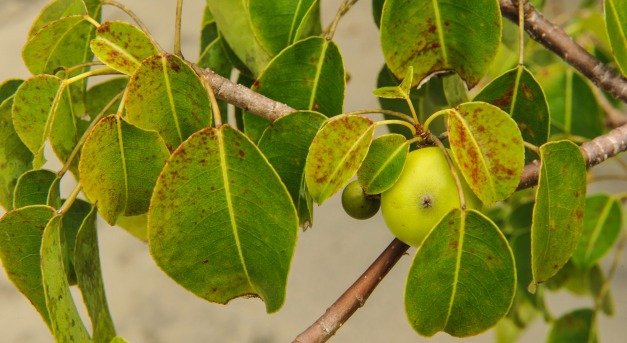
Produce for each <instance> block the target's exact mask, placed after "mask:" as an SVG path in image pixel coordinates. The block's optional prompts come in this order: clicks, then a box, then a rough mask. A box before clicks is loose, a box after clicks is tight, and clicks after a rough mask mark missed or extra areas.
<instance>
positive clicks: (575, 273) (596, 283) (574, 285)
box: [549, 260, 616, 316]
mask: <svg viewBox="0 0 627 343" xmlns="http://www.w3.org/2000/svg"><path fill="white" fill-rule="evenodd" d="M563 270H566V272H567V275H566V276H565V277H564V279H565V282H564V284H563V285H562V286H565V287H566V289H568V290H569V291H571V292H572V293H573V294H575V295H578V296H590V297H591V298H592V301H594V303H597V302H598V301H599V300H600V304H599V305H600V309H601V310H602V311H603V313H605V314H607V315H608V316H611V315H613V314H614V313H615V312H616V308H615V306H614V300H613V297H612V292H611V288H609V285H607V288H606V283H607V282H608V281H609V280H607V279H606V277H605V274H604V273H603V270H602V269H601V267H600V266H599V265H598V264H597V265H594V266H592V267H590V268H588V269H586V270H581V269H579V268H577V267H576V266H575V265H574V263H572V260H571V261H569V262H568V263H566V265H564V268H562V270H560V271H559V273H558V274H557V275H556V276H555V277H554V278H556V277H558V276H559V275H560V274H561V273H562V271H563ZM554 278H553V279H554ZM553 279H551V280H549V282H551V281H552V280H553ZM604 288H605V290H603V289H604ZM602 290H603V292H605V293H604V296H603V299H600V295H601V294H600V293H601V291H602Z"/></svg>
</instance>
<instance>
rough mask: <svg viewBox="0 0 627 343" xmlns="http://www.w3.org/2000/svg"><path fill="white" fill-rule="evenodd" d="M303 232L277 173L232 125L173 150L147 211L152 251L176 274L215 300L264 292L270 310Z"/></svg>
mask: <svg viewBox="0 0 627 343" xmlns="http://www.w3.org/2000/svg"><path fill="white" fill-rule="evenodd" d="M297 231H298V217H297V213H296V210H295V208H294V205H293V203H292V200H291V199H290V195H289V193H288V191H287V189H286V188H285V186H284V185H283V183H282V182H281V180H280V178H279V176H278V175H277V173H276V172H275V171H274V169H272V167H271V166H270V164H269V163H268V161H267V159H266V158H265V157H264V156H263V155H262V153H261V152H260V151H259V149H258V148H257V147H256V146H255V145H254V144H253V143H252V142H251V141H250V140H249V139H248V138H247V137H246V136H244V134H242V133H241V132H239V131H237V130H235V129H233V128H231V127H230V126H228V125H223V126H221V127H220V128H219V129H214V128H207V129H204V130H201V131H199V132H197V133H195V134H194V135H192V136H191V137H190V138H189V139H188V140H187V141H185V142H184V143H183V144H182V145H181V146H180V147H179V148H178V149H177V150H176V151H175V152H174V153H173V154H172V156H171V158H170V160H169V161H168V163H167V164H166V166H165V167H164V168H163V171H162V173H161V175H160V176H159V180H158V181H157V185H156V187H155V190H154V193H153V196H152V199H151V205H150V212H149V213H148V240H149V244H150V252H151V254H152V257H153V258H154V259H155V261H156V262H157V264H158V265H159V266H160V267H161V269H163V271H164V272H165V273H166V274H168V275H169V276H170V277H171V278H172V279H174V280H175V281H176V282H177V283H179V284H180V285H181V286H183V287H184V288H186V289H187V290H189V291H190V292H192V293H194V294H196V295H197V296H199V297H201V298H203V299H206V300H209V301H212V302H217V303H226V302H228V301H229V300H231V299H233V298H236V297H240V296H258V297H260V298H261V299H262V300H263V301H264V302H265V304H266V310H267V311H268V312H276V311H277V310H279V308H280V307H281V306H282V304H283V302H284V300H285V287H286V283H287V275H288V271H289V267H290V263H291V260H292V256H293V253H294V248H295V245H296V239H297Z"/></svg>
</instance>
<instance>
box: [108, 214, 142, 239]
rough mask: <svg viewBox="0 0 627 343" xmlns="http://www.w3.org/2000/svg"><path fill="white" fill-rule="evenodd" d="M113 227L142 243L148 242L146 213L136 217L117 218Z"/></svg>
mask: <svg viewBox="0 0 627 343" xmlns="http://www.w3.org/2000/svg"><path fill="white" fill-rule="evenodd" d="M115 225H117V226H119V227H121V228H122V229H124V231H126V232H128V233H130V234H131V235H133V236H135V237H136V238H137V239H139V240H140V241H142V242H148V213H144V214H140V215H137V216H119V217H118V221H117V222H116V223H115Z"/></svg>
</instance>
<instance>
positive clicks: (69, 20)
mask: <svg viewBox="0 0 627 343" xmlns="http://www.w3.org/2000/svg"><path fill="white" fill-rule="evenodd" d="M95 29H96V28H95V27H94V26H93V25H92V24H91V23H90V22H88V21H87V20H86V19H85V17H84V16H83V15H75V16H69V17H64V18H61V19H59V20H55V21H53V22H52V23H50V24H49V25H46V26H44V27H43V28H42V29H41V30H40V31H39V32H37V34H36V35H34V36H33V37H32V38H31V39H30V40H29V41H28V42H27V43H26V45H24V49H23V51H22V57H23V59H24V63H25V64H26V67H27V68H28V70H29V71H30V72H31V73H32V74H33V75H38V74H44V73H45V74H53V73H54V72H55V70H56V69H58V68H60V67H66V68H67V67H73V66H76V65H79V64H82V63H85V62H87V61H89V60H91V57H92V55H91V51H90V50H89V40H90V39H91V36H93V32H94V31H95Z"/></svg>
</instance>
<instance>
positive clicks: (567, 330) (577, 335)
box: [547, 308, 598, 343]
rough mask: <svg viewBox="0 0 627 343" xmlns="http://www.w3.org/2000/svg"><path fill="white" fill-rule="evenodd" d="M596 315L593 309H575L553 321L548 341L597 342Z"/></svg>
mask: <svg viewBox="0 0 627 343" xmlns="http://www.w3.org/2000/svg"><path fill="white" fill-rule="evenodd" d="M596 322H597V321H596V315H595V313H594V311H593V310H592V309H588V308H584V309H579V310H575V311H572V312H569V313H566V314H565V315H563V316H561V317H560V318H558V319H557V320H556V321H555V322H553V326H552V327H551V331H550V332H549V337H548V339H547V343H571V342H586V343H596V342H598V338H597V324H596Z"/></svg>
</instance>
